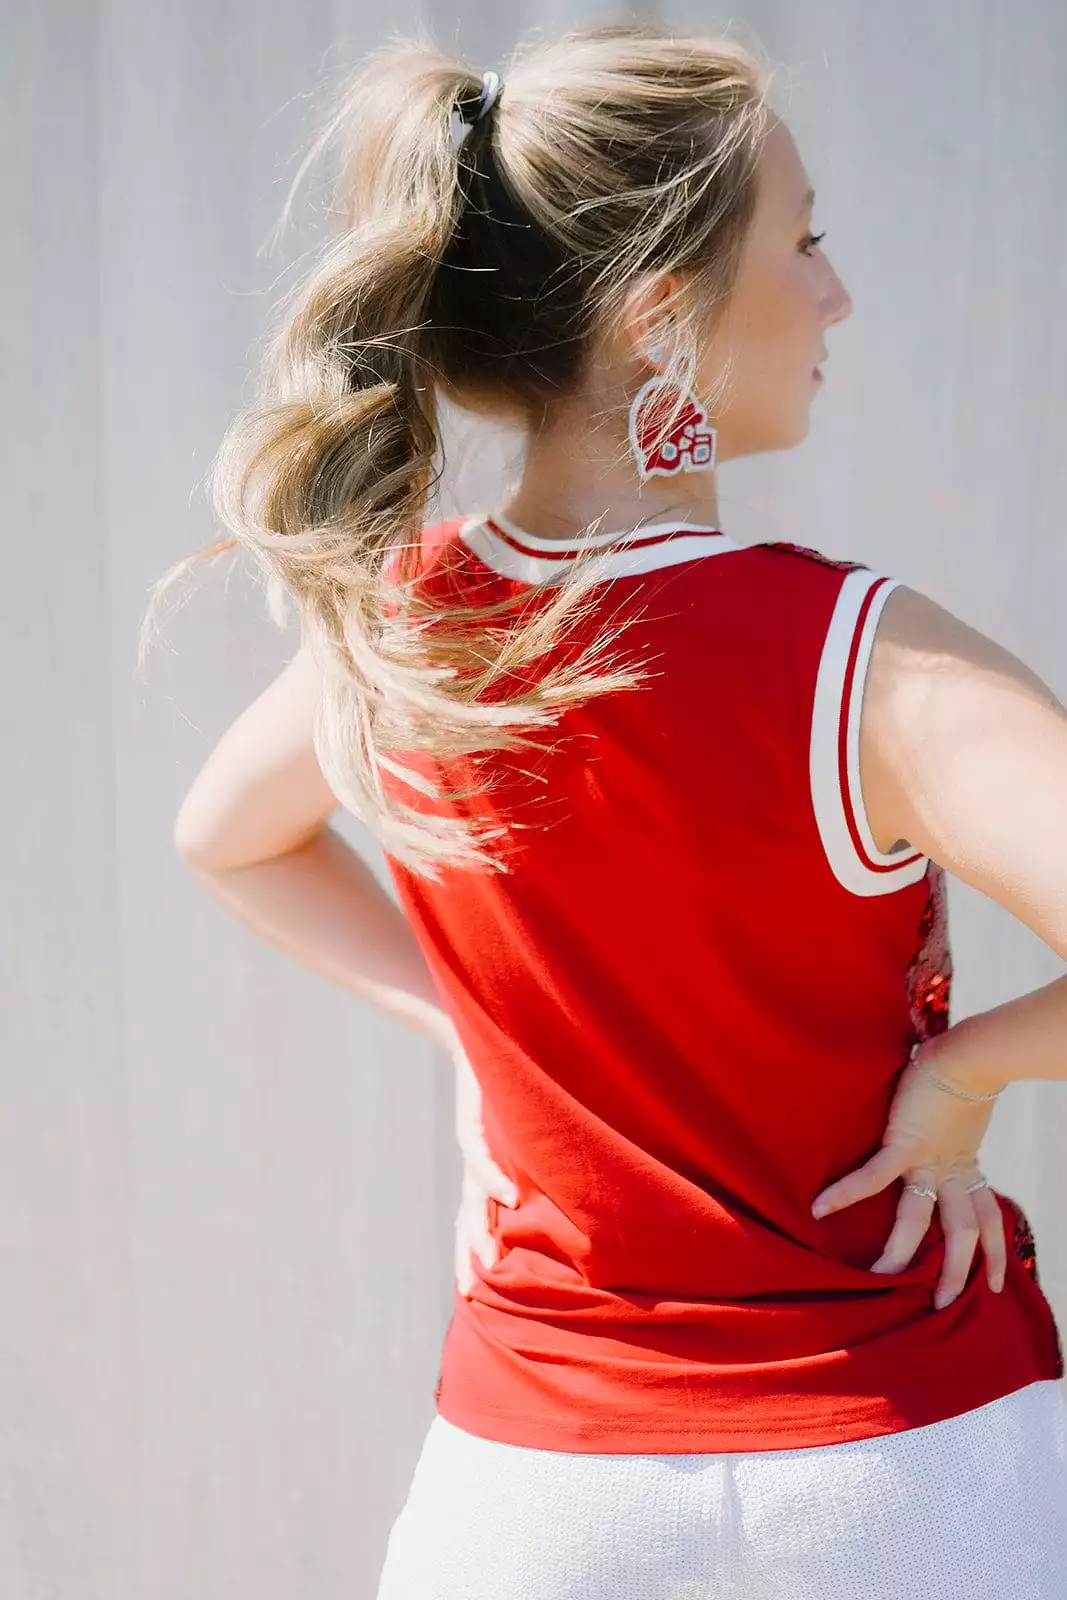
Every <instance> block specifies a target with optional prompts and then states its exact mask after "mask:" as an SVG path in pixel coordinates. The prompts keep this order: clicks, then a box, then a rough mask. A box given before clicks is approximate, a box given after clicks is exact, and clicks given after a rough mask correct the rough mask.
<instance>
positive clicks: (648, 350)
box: [621, 272, 680, 368]
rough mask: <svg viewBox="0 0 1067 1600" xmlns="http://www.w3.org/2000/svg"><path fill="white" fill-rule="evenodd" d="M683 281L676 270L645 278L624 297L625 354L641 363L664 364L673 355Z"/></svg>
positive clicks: (623, 339) (623, 337)
mask: <svg viewBox="0 0 1067 1600" xmlns="http://www.w3.org/2000/svg"><path fill="white" fill-rule="evenodd" d="M679 288H680V284H679V282H678V280H677V276H676V274H674V273H670V272H663V273H657V274H656V275H655V276H654V277H647V278H642V279H641V280H640V281H639V282H638V283H636V284H634V286H633V287H632V288H631V289H630V290H629V291H628V293H627V295H626V298H625V300H624V301H623V311H622V319H621V322H622V326H621V333H622V345H623V351H624V353H625V355H626V356H627V357H628V358H629V359H630V360H632V361H636V362H638V363H639V365H641V366H649V365H651V366H654V367H659V368H663V367H665V366H666V365H667V363H668V361H669V358H670V342H671V337H672V334H673V321H674V319H673V314H672V308H673V306H674V304H675V301H676V299H677V296H678V293H679Z"/></svg>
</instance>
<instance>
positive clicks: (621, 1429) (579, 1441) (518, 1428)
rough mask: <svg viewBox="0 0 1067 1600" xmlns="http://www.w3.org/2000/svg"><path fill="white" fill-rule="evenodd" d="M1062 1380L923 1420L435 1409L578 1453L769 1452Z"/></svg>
mask: <svg viewBox="0 0 1067 1600" xmlns="http://www.w3.org/2000/svg"><path fill="white" fill-rule="evenodd" d="M1058 1382H1059V1379H1058V1377H1056V1376H1053V1375H1050V1374H1048V1373H1031V1374H1030V1375H1028V1376H1026V1377H1022V1378H1020V1379H1018V1380H1017V1381H1014V1382H1012V1383H1011V1385H1010V1387H1008V1388H1003V1389H1000V1388H998V1391H997V1393H996V1394H995V1395H993V1396H987V1397H986V1398H984V1399H982V1400H977V1401H975V1403H974V1404H965V1405H964V1406H962V1408H961V1409H959V1410H955V1411H951V1412H949V1413H948V1414H947V1415H946V1414H942V1413H941V1411H940V1408H939V1407H934V1408H931V1414H930V1415H923V1418H922V1420H921V1421H918V1422H916V1421H914V1420H906V1421H902V1420H901V1418H900V1414H899V1412H895V1411H887V1409H886V1408H885V1406H879V1405H876V1404H872V1405H871V1406H870V1407H868V1408H867V1409H866V1410H864V1411H863V1412H861V1413H856V1412H855V1411H852V1412H851V1413H850V1416H849V1419H848V1420H847V1421H841V1422H832V1421H829V1420H823V1421H819V1422H809V1421H806V1420H805V1419H804V1417H803V1416H801V1415H797V1414H795V1413H783V1414H782V1415H781V1416H780V1417H779V1418H778V1420H777V1421H776V1422H774V1423H773V1424H767V1425H763V1426H761V1425H759V1424H752V1423H746V1424H738V1425H736V1426H734V1425H732V1424H730V1423H726V1422H720V1423H717V1424H716V1425H715V1426H714V1427H689V1426H684V1427H673V1426H671V1425H669V1424H662V1423H657V1425H656V1426H655V1427H654V1428H650V1427H648V1425H647V1423H644V1422H642V1421H639V1420H638V1419H636V1418H627V1417H622V1418H619V1419H618V1420H617V1421H612V1422H605V1421H603V1420H601V1421H597V1422H589V1423H580V1424H569V1425H563V1424H558V1423H556V1422H542V1421H538V1419H537V1415H536V1414H535V1413H530V1412H522V1413H513V1412H509V1411H506V1410H503V1409H499V1408H496V1407H492V1406H479V1405H477V1404H474V1403H472V1402H466V1403H464V1404H461V1405H453V1404H452V1402H451V1401H450V1400H447V1399H445V1398H443V1396H442V1395H440V1394H438V1395H436V1396H435V1400H436V1409H437V1412H438V1414H439V1415H440V1416H442V1417H443V1418H444V1420H445V1421H446V1422H450V1423H451V1424H452V1425H453V1426H454V1427H457V1428H462V1429H463V1430H464V1431H465V1432H467V1433H473V1434H476V1435H477V1436H478V1437H479V1438H483V1439H492V1440H494V1441H495V1442H497V1443H500V1444H512V1445H522V1446H526V1447H528V1448H532V1449H541V1450H558V1451H563V1452H565V1453H568V1454H578V1455H596V1454H610V1455H679V1454H686V1455H689V1454H693V1455H718V1454H735V1453H738V1452H758V1453H760V1454H764V1453H771V1452H773V1451H776V1450H779V1451H787V1450H804V1449H812V1448H818V1447H823V1446H830V1445H835V1444H850V1443H854V1442H856V1441H857V1440H861V1439H879V1438H885V1437H888V1436H890V1435H894V1434H898V1433H912V1432H915V1431H916V1429H919V1428H925V1427H937V1426H938V1424H939V1423H943V1422H951V1421H953V1420H954V1419H955V1418H957V1417H961V1416H967V1415H969V1414H971V1413H973V1412H975V1411H981V1410H984V1409H985V1408H986V1407H987V1406H991V1405H996V1404H997V1402H998V1401H999V1400H1004V1399H1007V1397H1008V1396H1009V1395H1012V1394H1017V1393H1018V1392H1019V1390H1021V1389H1027V1388H1030V1387H1031V1386H1032V1385H1034V1384H1037V1383H1058ZM917 1409H918V1408H917ZM920 1414H921V1412H920ZM482 1418H484V1419H486V1422H489V1421H497V1422H498V1423H499V1424H500V1426H498V1427H496V1428H494V1429H493V1430H492V1431H485V1426H484V1425H483V1426H479V1425H478V1419H482ZM620 1435H625V1438H626V1444H625V1448H619V1447H616V1446H612V1447H611V1448H610V1449H607V1450H605V1448H604V1445H605V1442H606V1441H607V1440H609V1439H612V1440H613V1439H615V1438H617V1437H618V1436H620ZM768 1437H771V1438H773V1440H774V1443H773V1444H768V1443H767V1440H768ZM679 1439H684V1440H685V1441H686V1443H685V1445H684V1447H683V1446H680V1445H679V1444H677V1443H675V1442H673V1441H676V1440H679Z"/></svg>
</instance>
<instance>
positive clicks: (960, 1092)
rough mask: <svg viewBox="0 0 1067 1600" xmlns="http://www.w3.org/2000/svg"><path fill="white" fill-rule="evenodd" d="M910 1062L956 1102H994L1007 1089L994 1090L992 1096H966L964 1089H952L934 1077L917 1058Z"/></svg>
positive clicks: (914, 1057)
mask: <svg viewBox="0 0 1067 1600" xmlns="http://www.w3.org/2000/svg"><path fill="white" fill-rule="evenodd" d="M911 1061H912V1065H913V1066H915V1067H918V1069H919V1071H920V1072H925V1073H926V1076H927V1077H928V1078H930V1079H931V1080H932V1081H933V1082H934V1083H936V1084H937V1087H938V1088H939V1089H944V1090H945V1093H946V1094H954V1095H955V1096H956V1098H957V1099H958V1100H995V1099H996V1098H997V1095H1000V1094H1003V1093H1004V1089H1005V1088H1006V1087H1007V1085H1004V1086H1003V1087H1001V1088H1000V1089H996V1090H994V1092H993V1093H992V1094H968V1093H967V1091H966V1090H965V1089H954V1088H953V1087H952V1085H951V1083H944V1082H943V1081H942V1079H940V1078H938V1077H936V1076H935V1074H934V1073H932V1072H931V1071H930V1068H929V1067H928V1066H927V1065H926V1064H925V1062H922V1061H920V1060H919V1059H918V1057H917V1056H915V1055H913V1056H912V1058H911Z"/></svg>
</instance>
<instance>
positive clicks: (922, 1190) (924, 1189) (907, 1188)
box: [904, 1183, 937, 1200]
mask: <svg viewBox="0 0 1067 1600" xmlns="http://www.w3.org/2000/svg"><path fill="white" fill-rule="evenodd" d="M904 1192H905V1193H906V1194H907V1193H909V1192H910V1193H911V1194H924V1195H926V1196H928V1198H929V1199H931V1200H936V1199H937V1190H936V1189H931V1187H930V1185H929V1184H928V1183H906V1184H905V1185H904Z"/></svg>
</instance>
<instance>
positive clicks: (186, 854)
mask: <svg viewBox="0 0 1067 1600" xmlns="http://www.w3.org/2000/svg"><path fill="white" fill-rule="evenodd" d="M318 696H319V678H318V672H317V669H316V667H315V665H314V663H313V661H312V658H311V656H310V654H309V652H308V651H307V650H306V649H305V648H301V649H300V650H299V651H298V652H297V654H296V655H295V656H294V658H293V660H292V661H291V662H290V663H289V665H288V666H287V667H285V669H284V670H283V671H282V672H281V673H280V674H279V675H278V677H277V678H275V680H274V681H273V683H271V684H270V685H269V686H268V687H267V689H266V690H265V691H264V692H263V694H261V695H260V696H259V698H258V699H257V700H255V701H253V703H252V704H251V705H250V706H249V707H248V708H247V709H246V710H245V711H243V712H242V713H241V715H240V716H239V717H238V718H237V719H236V721H235V722H234V723H233V724H232V725H231V727H230V728H229V729H228V730H227V731H226V733H224V734H223V736H222V738H221V739H220V740H219V742H218V744H217V745H216V746H215V748H214V750H213V751H212V752H211V755H210V756H209V757H208V759H207V761H206V763H205V764H204V767H203V768H202V769H201V771H200V773H199V775H198V776H197V778H196V779H195V781H194V783H193V785H192V787H191V789H190V790H189V792H188V794H187V795H186V797H185V800H184V802H183V804H182V807H181V810H180V811H179V813H178V818H177V821H176V824H175V829H174V838H175V844H176V846H177V848H178V850H179V852H180V853H181V855H182V857H183V858H184V860H185V861H186V862H187V863H188V865H189V866H190V868H191V869H192V871H193V872H194V873H195V874H196V876H197V877H198V878H199V879H200V881H201V882H202V883H203V884H204V885H205V886H206V887H207V888H208V889H210V890H211V892H212V893H213V894H215V895H216V896H217V897H218V899H219V900H221V901H222V903H223V905H225V906H226V907H227V909H228V910H230V911H232V912H233V913H234V914H235V915H236V916H237V917H239V918H240V919H241V921H243V922H244V923H245V924H246V925H247V926H248V927H250V928H251V929H252V930H253V932H255V933H258V934H259V935H260V936H261V937H262V938H264V939H266V940H267V941H268V942H269V943H270V944H272V945H274V946H275V947H276V948H277V949H279V950H281V951H283V952H284V953H285V954H286V955H289V956H292V957H293V958H294V959H295V960H297V961H299V962H300V963H301V964H302V965H303V966H306V967H310V968H311V969H312V971H314V972H318V973H320V974H321V975H322V976H323V977H325V978H328V979H330V980H331V981H332V982H334V983H337V984H340V985H341V986H342V987H344V988H347V989H350V990H352V991H353V993H355V994H358V995H361V996H362V997H363V998H364V999H367V1000H370V1001H372V1002H373V1003H374V1004H375V1005H378V1006H381V1007H382V1008H383V1009H384V1010H386V1011H390V1012H392V1013H393V1015H394V1016H397V1017H399V1018H400V1019H401V1020H402V1021H403V1022H406V1023H408V1024H409V1025H410V1026H411V1027H413V1028H415V1029H417V1030H418V1031H420V1032H423V1033H427V1034H429V1035H430V1036H431V1037H433V1038H435V1039H437V1040H438V1042H441V1043H444V1044H446V1045H448V1046H449V1047H451V1044H452V1042H453V1041H452V1034H451V1024H450V1023H449V1021H448V1019H447V1016H446V1013H445V1011H444V1009H443V1007H442V1004H441V998H440V996H439V994H438V992H437V990H436V987H435V985H434V982H433V979H432V977H431V975H430V971H429V969H428V967H427V965H426V962H425V959H424V957H423V955H422V951H421V950H420V948H419V945H418V942H417V940H416V938H415V935H414V933H413V932H412V929H411V925H410V923H409V922H408V921H407V918H406V917H405V916H404V914H403V912H402V911H401V910H400V909H399V908H398V907H397V906H396V904H395V903H394V901H393V900H392V899H391V897H390V896H389V895H388V894H387V893H386V891H385V890H384V889H383V888H382V887H381V885H380V884H379V883H378V881H377V879H376V878H375V876H374V874H373V873H372V872H371V870H370V868H369V867H368V866H367V864H366V862H364V861H363V859H362V858H361V857H360V856H359V855H358V854H357V853H356V851H354V850H352V849H351V848H350V847H349V846H348V845H347V844H346V843H345V841H344V840H343V839H342V838H341V837H340V835H339V834H338V833H337V832H336V831H335V830H334V829H332V828H330V827H329V826H328V823H329V819H330V817H331V816H332V815H333V813H334V812H335V811H336V810H337V800H336V797H335V796H334V794H333V791H332V790H331V789H330V787H329V785H328V784H327V782H326V780H325V778H324V777H323V775H322V772H321V769H320V767H319V764H318V760H317V759H316V756H315V749H314V742H313V731H314V725H315V712H316V707H317V704H318Z"/></svg>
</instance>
